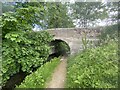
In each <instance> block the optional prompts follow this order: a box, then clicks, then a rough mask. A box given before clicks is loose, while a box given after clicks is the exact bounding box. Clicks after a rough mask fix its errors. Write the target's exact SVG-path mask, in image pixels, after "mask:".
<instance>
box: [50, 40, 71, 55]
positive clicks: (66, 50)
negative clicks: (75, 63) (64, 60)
mask: <svg viewBox="0 0 120 90" xmlns="http://www.w3.org/2000/svg"><path fill="white" fill-rule="evenodd" d="M50 45H51V46H52V53H53V54H56V56H68V55H69V54H70V46H69V44H68V43H67V42H66V41H64V40H61V39H54V40H53V41H51V43H50Z"/></svg>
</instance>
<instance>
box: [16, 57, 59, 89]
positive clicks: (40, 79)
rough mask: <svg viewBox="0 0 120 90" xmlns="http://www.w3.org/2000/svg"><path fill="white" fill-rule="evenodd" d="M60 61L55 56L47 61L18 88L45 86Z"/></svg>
mask: <svg viewBox="0 0 120 90" xmlns="http://www.w3.org/2000/svg"><path fill="white" fill-rule="evenodd" d="M59 62H60V60H59V58H54V59H52V60H51V61H50V62H47V63H45V64H44V65H42V66H41V67H40V68H38V69H37V71H35V72H33V73H32V74H30V75H28V76H27V77H26V78H25V80H24V81H23V82H22V83H21V85H19V86H17V87H16V88H45V86H46V83H47V80H49V79H50V77H51V74H52V73H53V71H54V69H55V67H56V66H57V65H58V64H59Z"/></svg>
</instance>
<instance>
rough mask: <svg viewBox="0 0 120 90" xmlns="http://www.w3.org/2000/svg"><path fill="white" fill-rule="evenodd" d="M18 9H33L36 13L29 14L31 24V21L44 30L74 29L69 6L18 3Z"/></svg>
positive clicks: (45, 3)
mask: <svg viewBox="0 0 120 90" xmlns="http://www.w3.org/2000/svg"><path fill="white" fill-rule="evenodd" d="M17 8H21V9H26V8H31V9H30V10H32V9H33V10H34V12H33V11H31V12H32V13H31V12H30V13H28V14H30V15H31V18H32V19H31V18H30V19H29V22H30V21H31V22H32V24H33V25H38V26H40V27H42V28H43V29H47V28H66V27H74V25H73V22H72V20H71V18H70V17H69V15H68V14H67V13H68V8H67V4H62V3H60V2H52V3H51V2H39V3H38V2H24V3H21V2H18V3H17V5H16V10H17ZM27 12H28V11H27ZM24 13H25V12H24Z"/></svg>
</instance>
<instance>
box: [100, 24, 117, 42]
mask: <svg viewBox="0 0 120 90" xmlns="http://www.w3.org/2000/svg"><path fill="white" fill-rule="evenodd" d="M100 39H101V40H103V41H105V40H106V39H118V24H115V25H110V26H106V27H103V30H102V32H101V36H100Z"/></svg>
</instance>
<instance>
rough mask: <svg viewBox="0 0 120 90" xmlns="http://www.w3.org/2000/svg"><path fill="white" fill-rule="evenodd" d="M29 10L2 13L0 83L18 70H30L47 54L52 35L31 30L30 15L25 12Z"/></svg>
mask: <svg viewBox="0 0 120 90" xmlns="http://www.w3.org/2000/svg"><path fill="white" fill-rule="evenodd" d="M31 10H32V9H31V8H28V9H25V8H24V9H19V10H18V11H16V12H15V13H13V12H7V13H3V15H2V24H1V25H0V26H1V27H2V71H1V72H2V77H3V79H2V85H4V83H5V82H6V81H7V80H8V79H9V78H10V76H12V75H13V74H16V73H17V72H19V71H20V70H22V71H24V72H29V73H30V72H32V70H33V69H34V68H36V67H39V66H40V65H42V64H43V61H44V60H47V58H48V56H49V53H50V47H49V45H48V43H49V42H51V40H52V36H50V35H49V34H48V33H47V32H45V31H40V32H33V31H32V27H33V26H32V21H31V23H28V22H29V19H30V18H31V16H30V15H27V14H25V13H27V12H29V11H31ZM22 17H23V18H24V19H22ZM25 18H27V19H28V21H27V20H26V19H25Z"/></svg>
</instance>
